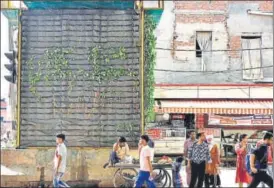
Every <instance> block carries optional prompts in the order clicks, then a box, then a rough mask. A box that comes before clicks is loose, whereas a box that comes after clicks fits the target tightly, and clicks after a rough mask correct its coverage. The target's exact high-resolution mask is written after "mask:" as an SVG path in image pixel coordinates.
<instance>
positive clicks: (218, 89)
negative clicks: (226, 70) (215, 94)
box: [155, 84, 267, 91]
mask: <svg viewBox="0 0 274 188" xmlns="http://www.w3.org/2000/svg"><path fill="white" fill-rule="evenodd" d="M186 87H196V88H176V86H174V87H173V88H166V87H165V86H159V87H158V86H155V88H156V89H157V90H168V91H169V90H171V91H172V90H174V91H181V90H182V91H191V90H214V91H220V90H235V89H249V88H267V86H241V87H239V86H235V87H229V88H227V87H226V86H220V87H225V88H212V87H211V88H199V89H197V87H206V86H199V85H198V84H197V86H186ZM208 87H209V86H208Z"/></svg>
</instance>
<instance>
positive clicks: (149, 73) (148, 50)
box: [144, 15, 156, 123]
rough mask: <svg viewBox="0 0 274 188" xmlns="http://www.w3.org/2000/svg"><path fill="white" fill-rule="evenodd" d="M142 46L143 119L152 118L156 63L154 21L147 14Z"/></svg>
mask: <svg viewBox="0 0 274 188" xmlns="http://www.w3.org/2000/svg"><path fill="white" fill-rule="evenodd" d="M144 27H145V28H144V29H145V31H144V34H145V36H144V40H145V41H144V44H145V46H144V48H145V121H146V123H148V122H151V121H153V120H154V116H155V114H154V83H155V78H154V68H155V64H156V51H155V47H156V37H155V36H154V30H155V29H156V23H155V21H154V20H153V18H152V17H151V16H149V15H146V16H145V24H144Z"/></svg>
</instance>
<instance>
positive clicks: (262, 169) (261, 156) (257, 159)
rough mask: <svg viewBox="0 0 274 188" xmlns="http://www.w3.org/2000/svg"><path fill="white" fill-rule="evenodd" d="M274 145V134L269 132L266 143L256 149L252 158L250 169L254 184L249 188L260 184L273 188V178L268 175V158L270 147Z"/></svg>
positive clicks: (266, 135)
mask: <svg viewBox="0 0 274 188" xmlns="http://www.w3.org/2000/svg"><path fill="white" fill-rule="evenodd" d="M272 144H273V134H271V133H269V132H267V133H266V134H265V135H264V142H263V144H261V146H260V147H259V148H256V149H255V150H254V151H253V152H252V154H251V156H250V167H251V171H252V176H253V179H252V182H251V184H250V185H249V186H248V187H249V188H255V187H257V186H258V185H259V184H260V182H263V183H265V184H266V185H267V186H268V187H270V188H273V178H272V177H270V176H269V175H268V174H267V156H268V146H271V145H272Z"/></svg>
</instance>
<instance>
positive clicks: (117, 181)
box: [113, 168, 138, 187]
mask: <svg viewBox="0 0 274 188" xmlns="http://www.w3.org/2000/svg"><path fill="white" fill-rule="evenodd" d="M137 175H138V172H137V171H136V170H135V169H134V168H124V169H120V168H119V169H118V170H117V171H116V172H115V173H114V177H113V186H114V187H133V185H134V181H135V179H134V178H135V177H136V176H137Z"/></svg>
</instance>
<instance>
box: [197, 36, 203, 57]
mask: <svg viewBox="0 0 274 188" xmlns="http://www.w3.org/2000/svg"><path fill="white" fill-rule="evenodd" d="M196 57H202V51H201V48H200V45H199V43H198V41H197V40H196Z"/></svg>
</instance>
